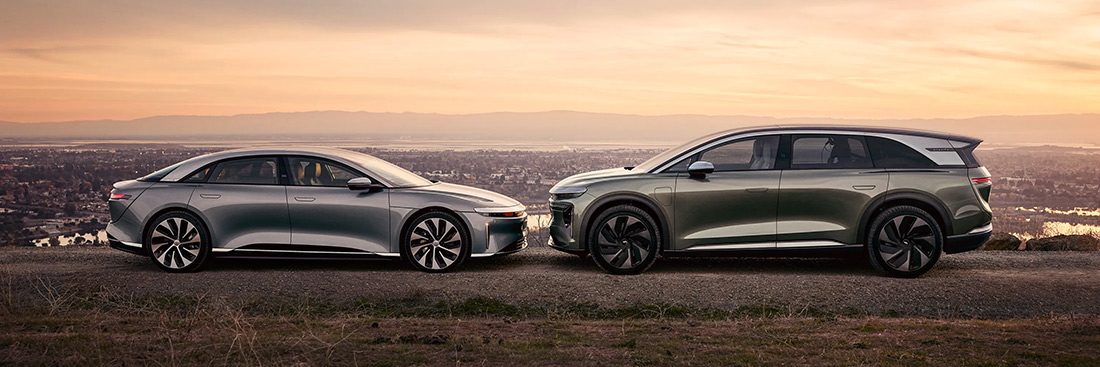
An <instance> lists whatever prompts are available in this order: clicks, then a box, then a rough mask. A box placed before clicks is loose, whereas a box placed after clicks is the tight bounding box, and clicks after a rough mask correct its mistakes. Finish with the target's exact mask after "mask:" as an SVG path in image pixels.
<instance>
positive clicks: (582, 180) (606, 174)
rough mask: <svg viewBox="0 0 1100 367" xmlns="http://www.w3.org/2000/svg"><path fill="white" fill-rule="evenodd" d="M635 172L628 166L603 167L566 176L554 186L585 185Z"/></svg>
mask: <svg viewBox="0 0 1100 367" xmlns="http://www.w3.org/2000/svg"><path fill="white" fill-rule="evenodd" d="M635 174H637V172H634V171H631V170H628V169H626V168H611V169H602V170H599V171H592V172H585V173H581V174H576V175H572V176H569V177H566V178H565V179H563V180H561V181H559V182H558V184H557V185H554V187H555V188H557V187H565V186H584V185H587V184H589V183H591V182H593V181H598V180H602V179H607V178H613V177H621V176H630V175H635ZM552 190H553V189H551V191H552Z"/></svg>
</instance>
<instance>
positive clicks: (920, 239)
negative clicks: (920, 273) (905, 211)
mask: <svg viewBox="0 0 1100 367" xmlns="http://www.w3.org/2000/svg"><path fill="white" fill-rule="evenodd" d="M878 240H879V256H881V257H882V260H883V261H884V262H885V263H886V264H887V265H889V266H890V267H892V268H894V269H896V270H900V271H914V270H918V269H920V268H922V267H924V266H925V265H927V264H928V263H929V261H930V259H931V258H932V255H933V252H934V251H935V250H936V245H935V241H936V238H935V233H934V232H933V231H932V227H931V226H930V225H928V222H926V221H925V220H924V219H921V218H920V217H917V216H914V215H900V216H897V217H895V218H893V219H891V220H890V221H889V222H886V224H885V225H883V226H882V229H880V230H879V233H878Z"/></svg>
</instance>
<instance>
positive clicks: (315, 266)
mask: <svg viewBox="0 0 1100 367" xmlns="http://www.w3.org/2000/svg"><path fill="white" fill-rule="evenodd" d="M209 261H210V262H209V263H207V264H206V266H205V269H204V271H211V272H219V271H267V270H271V271H384V272H386V271H417V270H416V269H414V268H413V267H412V265H410V264H408V263H406V262H405V261H404V260H401V259H369V260H361V259H360V260H332V259H324V260H316V259H313V260H303V259H247V258H222V259H218V258H214V259H210V260H209ZM147 265H148V266H149V268H150V269H152V270H156V269H155V265H153V264H151V263H147ZM548 267H549V268H554V269H553V270H557V271H563V272H577V273H597V274H598V273H603V271H602V270H600V269H599V268H598V267H597V266H596V264H595V263H594V262H593V260H592V258H591V257H587V256H586V257H580V256H577V255H570V254H565V253H557V252H549V253H548V252H545V251H541V252H534V251H524V252H520V253H517V254H511V255H505V256H497V257H490V258H470V259H467V260H466V262H465V263H464V264H463V265H462V268H461V269H458V270H457V272H458V273H462V272H506V271H517V270H518V271H523V270H529V269H539V270H549V269H547V268H548ZM553 270H551V271H553ZM646 273H647V274H650V273H652V274H662V273H669V274H674V273H708V274H714V273H720V274H739V273H746V274H747V273H773V274H781V273H789V274H873V273H874V271H873V270H872V269H871V267H870V265H867V264H866V262H865V261H863V260H862V259H860V258H858V257H832V258H781V257H664V258H660V259H658V260H657V263H656V264H654V265H653V267H651V268H649V270H647V271H646Z"/></svg>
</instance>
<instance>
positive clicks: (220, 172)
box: [208, 157, 279, 185]
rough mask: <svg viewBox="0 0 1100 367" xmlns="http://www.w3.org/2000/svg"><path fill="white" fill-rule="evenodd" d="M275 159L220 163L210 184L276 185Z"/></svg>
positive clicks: (235, 160)
mask: <svg viewBox="0 0 1100 367" xmlns="http://www.w3.org/2000/svg"><path fill="white" fill-rule="evenodd" d="M276 162H277V161H276V160H275V158H274V157H263V158H243V159H233V160H228V161H225V162H221V163H218V165H217V166H215V167H214V171H213V173H212V174H211V176H210V178H209V180H208V182H212V183H227V184H251V185H276V184H278V183H279V179H278V176H277V171H278V169H277V168H276V167H278V164H277V163H276Z"/></svg>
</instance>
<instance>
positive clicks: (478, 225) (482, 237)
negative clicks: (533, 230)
mask: <svg viewBox="0 0 1100 367" xmlns="http://www.w3.org/2000/svg"><path fill="white" fill-rule="evenodd" d="M463 215H464V216H465V217H466V220H467V221H469V222H470V232H471V233H470V235H471V236H470V237H471V240H473V244H472V246H471V247H472V250H473V251H472V252H471V254H470V257H489V256H495V255H504V254H510V253H515V252H519V251H522V250H523V249H525V248H527V215H526V214H524V215H523V216H520V217H511V218H509V217H488V216H484V215H481V214H477V213H463Z"/></svg>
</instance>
